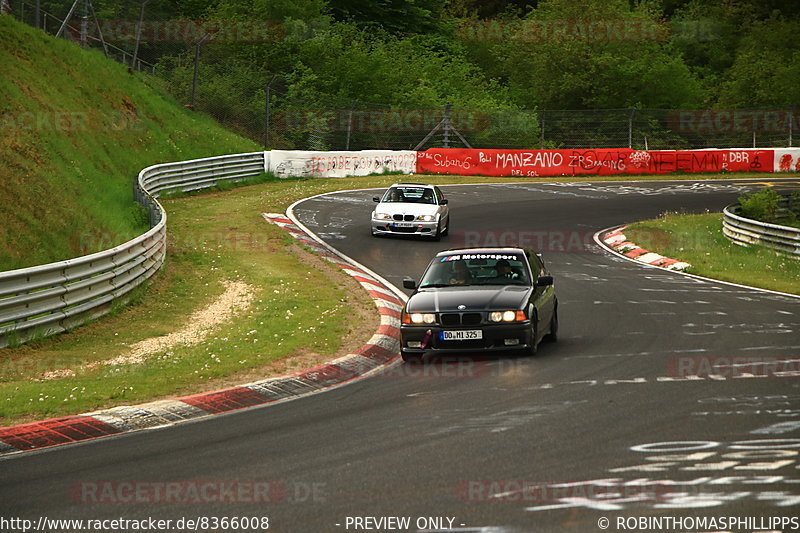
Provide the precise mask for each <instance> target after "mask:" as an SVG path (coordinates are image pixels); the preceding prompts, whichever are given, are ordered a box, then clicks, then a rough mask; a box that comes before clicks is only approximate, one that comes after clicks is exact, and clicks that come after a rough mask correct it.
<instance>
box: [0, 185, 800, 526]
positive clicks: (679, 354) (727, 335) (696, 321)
mask: <svg viewBox="0 0 800 533" xmlns="http://www.w3.org/2000/svg"><path fill="white" fill-rule="evenodd" d="M773 181H774V180H773ZM787 186H790V184H789V183H788V182H787ZM794 186H797V182H794ZM749 188H752V186H751V185H748V184H747V183H746V182H744V181H741V180H740V181H736V180H733V181H728V182H719V181H714V182H698V183H691V182H653V183H611V182H608V183H599V182H598V183H594V184H539V183H536V184H531V183H529V184H516V185H514V184H507V185H495V186H487V185H483V186H446V187H443V190H444V192H445V194H446V195H447V197H448V198H449V200H450V206H451V213H452V220H453V228H452V230H451V232H450V235H449V236H448V237H446V238H444V239H442V241H441V242H429V241H422V240H416V239H403V238H373V237H371V236H370V232H369V227H368V219H369V213H370V212H371V210H372V208H373V205H374V204H373V203H372V201H371V199H372V196H374V195H375V194H377V193H376V192H375V191H355V192H342V193H334V194H329V195H325V196H322V197H318V198H314V199H311V200H308V201H306V202H303V203H302V204H300V205H299V206H298V207H297V208H296V210H295V214H296V215H297V217H298V218H299V220H300V221H301V222H302V223H303V224H305V225H306V226H308V227H309V229H311V230H312V231H315V232H317V233H318V234H319V235H320V236H321V237H323V238H324V239H325V240H326V241H327V242H328V243H329V244H331V245H332V246H334V247H336V248H337V249H339V250H340V251H342V252H343V253H345V254H347V255H349V256H350V257H352V258H353V259H355V260H357V261H359V262H360V263H362V264H363V265H365V266H367V267H369V268H371V269H373V270H374V271H376V272H377V273H379V274H381V275H382V276H384V277H385V278H386V279H388V280H389V281H390V282H392V283H394V284H395V285H397V286H401V280H402V278H403V277H404V276H412V277H415V278H419V275H420V274H421V272H422V269H423V268H424V266H425V265H426V264H427V262H428V261H429V260H430V258H431V256H432V255H433V254H434V253H435V252H436V251H438V250H441V249H446V248H452V247H459V246H476V245H498V244H510V245H514V244H522V245H528V246H533V247H534V248H538V249H539V250H540V251H541V252H542V253H543V254H544V258H545V261H546V263H547V265H548V266H549V268H550V269H551V270H552V272H553V273H554V275H555V277H556V290H557V292H558V296H559V303H560V309H559V315H560V326H561V328H560V332H559V334H560V339H559V342H558V343H555V344H547V343H544V344H542V345H541V346H540V350H539V354H538V355H537V356H536V357H533V358H521V357H520V358H517V357H505V358H497V359H492V360H488V361H482V360H479V359H476V358H468V357H464V358H455V359H443V360H439V361H434V362H432V363H431V364H429V365H426V366H422V367H420V366H406V365H402V364H397V365H395V366H393V367H392V368H390V369H388V370H387V371H386V372H385V373H383V374H381V375H378V376H375V377H372V378H369V379H364V380H361V381H358V382H355V383H353V384H351V385H348V386H345V387H342V388H338V389H335V390H332V391H329V392H325V393H322V394H317V395H312V396H309V397H305V398H302V399H300V400H296V401H291V402H286V403H282V404H278V405H273V406H268V407H265V408H255V409H251V410H246V411H241V412H236V413H232V414H229V415H223V416H218V417H213V418H211V419H209V420H203V421H198V422H193V423H186V424H181V425H178V426H175V427H171V428H165V429H159V430H153V431H144V432H138V433H133V434H128V435H125V436H122V437H119V438H106V439H100V440H97V441H92V442H87V443H83V444H77V445H70V446H62V447H58V448H54V449H50V450H43V451H40V452H30V453H26V454H18V455H15V456H11V457H8V458H6V459H3V460H0V480H2V482H1V483H0V516H3V517H20V518H26V519H32V520H34V521H35V522H36V521H38V520H39V518H40V517H47V518H48V519H65V518H81V519H119V518H124V519H146V518H148V517H152V518H154V519H162V520H166V519H171V520H173V521H175V520H178V519H181V518H182V517H184V518H186V519H192V520H196V519H198V518H201V517H212V518H213V517H217V518H218V519H219V518H222V517H228V518H231V517H268V518H269V529H270V530H272V531H285V532H295V531H297V532H327V531H331V532H335V531H395V530H399V531H419V530H424V531H440V530H447V528H448V526H449V528H450V530H454V531H485V532H495V533H499V532H549V531H574V532H590V531H602V530H604V529H605V528H604V527H603V526H607V529H606V530H607V531H621V530H625V529H624V528H623V527H622V526H627V530H637V529H636V526H637V524H639V522H637V520H654V519H657V518H660V519H661V520H672V519H675V520H677V519H678V518H680V519H681V520H683V522H682V525H683V526H684V527H682V528H679V527H677V526H673V527H666V525H664V526H663V527H661V528H660V529H655V528H651V529H649V530H651V531H653V530H654V531H659V530H660V531H676V530H680V531H683V530H690V531H727V530H732V531H747V532H750V531H755V530H758V529H760V528H763V526H764V525H767V523H766V522H763V521H762V522H758V521H759V520H769V519H770V518H773V517H774V518H779V517H784V518H786V519H791V518H794V519H795V520H796V517H797V516H798V514H800V513H798V510H800V471H798V468H800V466H798V465H800V462H799V461H798V459H800V387H799V385H800V380H798V377H799V376H800V299H794V298H789V297H786V296H781V295H776V294H771V293H765V292H759V291H754V290H750V289H746V288H741V287H735V286H730V285H725V284H721V283H714V282H705V281H700V280H696V279H692V278H689V277H685V276H682V275H679V274H676V273H671V272H665V271H663V270H659V269H655V268H646V267H643V266H641V265H637V264H633V263H631V262H629V261H626V260H623V259H620V258H618V257H616V256H613V255H611V254H609V253H607V252H604V251H601V250H600V249H599V248H598V247H597V246H596V245H595V244H594V241H593V238H592V237H593V235H594V233H595V232H596V231H598V230H600V229H604V228H608V227H611V226H616V225H621V224H624V223H626V222H632V221H636V220H640V219H644V218H650V217H653V216H656V215H658V214H660V213H662V212H664V211H667V210H673V211H675V210H684V211H687V212H702V211H704V210H706V209H710V210H714V211H719V210H721V208H722V207H723V206H724V205H726V204H728V203H731V202H733V201H735V199H736V197H737V196H738V194H739V193H740V192H742V191H743V190H747V189H749ZM236 483H238V485H235V484H236ZM226 484H227V485H226ZM231 487H234V488H233V489H232V488H231ZM136 490H138V491H139V492H138V493H137V492H135V491H136ZM170 491H172V492H170ZM192 491H194V492H192ZM231 500H234V501H231ZM364 517H372V518H374V520H375V521H371V520H372V519H370V520H367V519H365V518H364ZM389 517H397V518H398V520H399V521H387V520H388V519H389ZM637 517H641V518H637ZM717 517H725V518H726V519H727V518H728V517H737V518H739V519H741V520H742V522H741V523H740V525H741V527H735V528H734V527H729V526H727V525H726V526H724V527H719V526H720V525H722V523H721V522H717V523H716V524H710V523H701V522H699V520H700V519H703V520H709V519H711V518H717ZM359 518H360V519H361V520H359ZM748 518H749V520H750V521H748ZM606 519H607V520H608V522H606V521H605V520H606ZM695 519H696V520H698V521H697V522H691V521H689V520H695ZM378 520H382V521H381V522H378ZM393 520H394V519H393ZM403 520H408V527H405V525H404V523H403V522H402V521H403ZM620 521H624V522H623V523H620ZM174 523H175V522H173V524H174ZM206 524H209V522H206ZM401 524H403V525H402V526H401ZM662 524H670V522H662ZM260 525H264V523H263V522H261V523H260ZM700 525H702V526H706V527H688V526H700ZM709 525H714V526H717V527H708V526H709ZM795 527H800V525H798V526H795ZM184 529H192V530H194V529H198V530H200V531H203V530H206V531H231V530H234V529H233V528H231V527H221V526H218V527H216V528H211V527H210V526H208V527H206V526H203V525H201V526H200V527H198V528H184ZM790 529H791V526H778V527H774V530H776V531H781V530H785V531H789V530H790ZM0 530H3V531H7V530H8V531H11V530H12V529H5V528H3V527H0ZM16 530H19V529H16ZM51 530H55V531H58V529H54V528H53V529H51ZM116 530H118V531H124V530H125V529H123V528H117V529H116ZM170 530H172V531H175V530H177V528H174V527H173V528H172V529H170ZM237 530H238V531H245V530H252V529H245V528H238V529H237ZM640 530H641V529H640ZM645 530H646V529H645ZM762 530H763V529H762Z"/></svg>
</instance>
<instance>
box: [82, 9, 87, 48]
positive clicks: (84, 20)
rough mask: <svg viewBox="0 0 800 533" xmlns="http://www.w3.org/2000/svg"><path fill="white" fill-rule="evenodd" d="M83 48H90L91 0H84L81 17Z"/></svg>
mask: <svg viewBox="0 0 800 533" xmlns="http://www.w3.org/2000/svg"><path fill="white" fill-rule="evenodd" d="M81 48H89V0H83V16H82V17H81Z"/></svg>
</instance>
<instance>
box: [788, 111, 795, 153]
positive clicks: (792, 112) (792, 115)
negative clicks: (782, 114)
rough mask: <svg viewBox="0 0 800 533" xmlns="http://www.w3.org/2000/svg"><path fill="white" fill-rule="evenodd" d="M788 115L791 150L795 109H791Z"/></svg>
mask: <svg viewBox="0 0 800 533" xmlns="http://www.w3.org/2000/svg"><path fill="white" fill-rule="evenodd" d="M787 114H788V115H789V148H791V147H792V126H794V124H792V122H794V109H790V110H789V111H787Z"/></svg>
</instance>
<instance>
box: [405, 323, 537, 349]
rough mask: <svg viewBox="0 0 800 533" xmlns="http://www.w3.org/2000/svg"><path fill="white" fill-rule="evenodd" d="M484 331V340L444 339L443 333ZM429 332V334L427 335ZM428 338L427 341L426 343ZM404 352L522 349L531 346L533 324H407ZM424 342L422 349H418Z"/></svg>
mask: <svg viewBox="0 0 800 533" xmlns="http://www.w3.org/2000/svg"><path fill="white" fill-rule="evenodd" d="M445 330H447V331H459V330H481V332H482V334H483V338H482V339H476V340H447V341H445V340H442V336H441V332H442V331H445ZM428 331H430V335H429V334H428ZM426 337H427V342H426ZM400 342H401V344H400V346H401V350H402V351H403V352H404V353H406V354H410V355H417V354H418V355H424V354H436V353H442V354H444V353H450V354H452V353H456V352H493V351H506V350H522V349H528V348H530V347H531V346H532V342H533V339H532V334H531V324H530V321H525V322H514V323H511V324H503V323H498V324H482V325H479V326H474V327H470V326H459V327H442V326H439V325H432V324H431V325H427V324H425V325H422V324H420V325H417V324H414V325H407V324H404V325H402V326H401V327H400ZM418 343H423V346H421V347H420V346H418Z"/></svg>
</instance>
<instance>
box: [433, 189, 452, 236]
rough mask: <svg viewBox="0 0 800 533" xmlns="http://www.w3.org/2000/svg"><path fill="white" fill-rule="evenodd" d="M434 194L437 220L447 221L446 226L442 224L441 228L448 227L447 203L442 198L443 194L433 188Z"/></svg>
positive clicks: (448, 210)
mask: <svg viewBox="0 0 800 533" xmlns="http://www.w3.org/2000/svg"><path fill="white" fill-rule="evenodd" d="M433 190H434V192H435V193H436V203H437V204H438V205H439V208H438V209H439V220H445V219H447V223H446V224H442V226H449V225H450V209H449V208H448V207H447V201H446V200H445V198H444V194H443V193H442V190H441V189H440V188H439V187H434V188H433Z"/></svg>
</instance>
